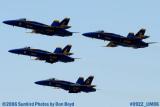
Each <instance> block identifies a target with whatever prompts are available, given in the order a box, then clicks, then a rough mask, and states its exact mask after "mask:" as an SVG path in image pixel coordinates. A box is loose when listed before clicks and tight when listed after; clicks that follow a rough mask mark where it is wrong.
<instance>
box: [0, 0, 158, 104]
mask: <svg viewBox="0 0 160 107" xmlns="http://www.w3.org/2000/svg"><path fill="white" fill-rule="evenodd" d="M159 4H160V1H159V0H132V1H131V0H119V1H118V0H1V1H0V13H1V17H0V21H1V22H2V21H4V20H9V19H19V18H27V19H30V20H34V21H39V22H43V23H46V24H51V23H52V21H53V20H54V19H60V20H62V19H63V18H64V17H70V18H71V21H70V25H71V26H72V28H71V29H69V30H70V31H74V32H80V33H79V34H74V35H73V36H72V37H65V38H62V37H56V36H55V37H47V36H45V35H39V34H28V33H26V32H29V31H30V30H27V29H23V28H18V27H14V28H13V27H12V26H8V25H5V24H3V23H1V24H0V34H1V42H0V47H1V48H0V49H1V51H0V52H1V55H0V60H1V61H0V62H1V63H0V64H1V67H0V84H1V87H0V102H3V101H42V102H49V101H58V102H61V101H62V102H63V101H68V102H73V101H74V102H75V105H76V107H97V106H98V107H129V103H130V102H132V101H159V102H160V84H159V81H160V66H159V64H160V58H159V57H160V45H159V43H158V44H152V45H150V46H149V47H148V48H145V49H132V48H124V47H117V48H103V47H101V46H104V45H106V44H107V43H108V42H104V41H101V40H96V39H90V38H86V37H83V36H82V35H81V34H82V33H85V32H90V31H97V30H105V31H107V32H113V33H117V34H121V35H124V36H126V35H127V34H128V32H135V33H136V32H137V31H138V30H139V29H140V28H146V30H147V32H146V34H147V35H150V38H149V39H147V40H145V41H148V42H151V41H153V42H159V41H160V30H159V29H160V13H159V10H160V6H159ZM66 44H72V45H73V48H72V52H74V53H75V54H74V55H73V57H76V58H81V59H79V60H76V61H75V62H73V63H67V64H66V63H61V62H58V63H55V64H49V63H45V62H41V61H34V60H31V59H30V57H27V56H18V55H15V54H11V53H9V52H8V50H10V49H15V48H22V47H25V46H31V47H32V48H39V49H44V50H48V51H54V49H55V48H56V47H57V46H61V47H64V46H65V45H66ZM89 75H94V76H95V79H94V81H93V84H95V85H97V89H98V90H97V91H96V92H94V93H88V94H87V93H79V94H69V93H67V92H66V91H64V90H58V89H54V88H52V87H44V86H39V85H36V84H34V82H35V81H38V80H44V79H48V78H52V77H55V78H57V79H63V80H68V81H72V82H75V81H76V80H77V78H78V77H79V76H84V77H85V78H87V77H88V76H89Z"/></svg>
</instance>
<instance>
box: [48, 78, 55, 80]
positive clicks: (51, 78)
mask: <svg viewBox="0 0 160 107" xmlns="http://www.w3.org/2000/svg"><path fill="white" fill-rule="evenodd" d="M48 80H49V81H54V80H56V79H55V78H50V79H48Z"/></svg>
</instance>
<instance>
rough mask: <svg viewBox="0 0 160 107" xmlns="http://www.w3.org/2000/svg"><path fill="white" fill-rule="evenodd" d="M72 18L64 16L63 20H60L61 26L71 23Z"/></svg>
mask: <svg viewBox="0 0 160 107" xmlns="http://www.w3.org/2000/svg"><path fill="white" fill-rule="evenodd" d="M69 20H70V18H64V19H63V20H62V21H61V22H60V26H67V25H68V23H69Z"/></svg>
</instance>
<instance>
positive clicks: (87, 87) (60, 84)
mask: <svg viewBox="0 0 160 107" xmlns="http://www.w3.org/2000/svg"><path fill="white" fill-rule="evenodd" d="M93 78H94V77H93V76H89V77H88V78H87V79H86V80H85V81H84V78H83V77H79V78H78V80H77V82H76V83H72V82H68V81H63V80H57V79H55V78H52V79H48V80H42V81H37V82H35V84H38V85H44V86H50V87H56V88H61V89H64V90H66V91H68V92H69V93H79V92H86V93H89V92H95V91H96V89H95V88H94V87H95V85H91V83H92V81H93Z"/></svg>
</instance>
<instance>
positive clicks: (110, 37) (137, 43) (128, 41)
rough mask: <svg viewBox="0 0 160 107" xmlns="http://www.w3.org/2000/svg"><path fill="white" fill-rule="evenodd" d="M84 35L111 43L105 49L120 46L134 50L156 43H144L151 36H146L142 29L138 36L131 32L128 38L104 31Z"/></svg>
mask: <svg viewBox="0 0 160 107" xmlns="http://www.w3.org/2000/svg"><path fill="white" fill-rule="evenodd" d="M82 35H84V36H86V37H90V38H96V39H101V40H107V41H110V42H109V44H108V45H106V46H105V47H117V46H118V45H120V46H124V47H132V48H134V49H138V48H145V47H148V46H149V44H152V43H155V42H149V43H146V42H144V41H143V39H146V38H149V36H146V35H145V29H140V30H139V31H138V33H136V34H134V33H131V32H130V33H128V36H127V37H124V36H121V35H118V34H115V33H108V32H104V31H97V32H89V33H84V34H82Z"/></svg>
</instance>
